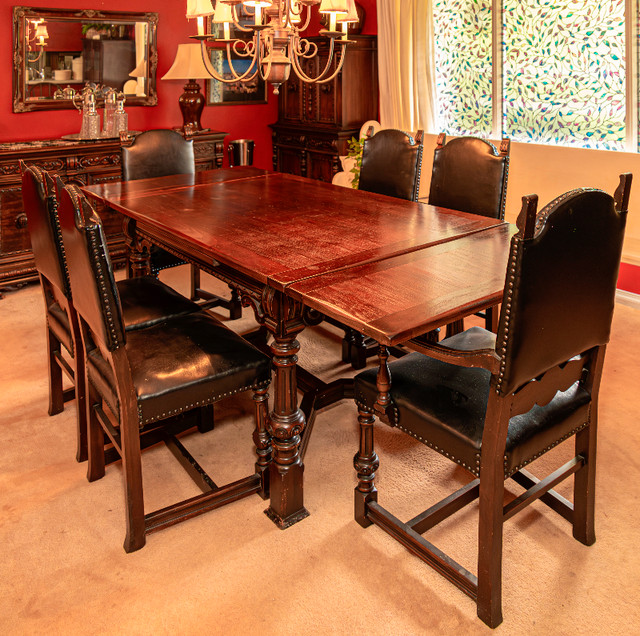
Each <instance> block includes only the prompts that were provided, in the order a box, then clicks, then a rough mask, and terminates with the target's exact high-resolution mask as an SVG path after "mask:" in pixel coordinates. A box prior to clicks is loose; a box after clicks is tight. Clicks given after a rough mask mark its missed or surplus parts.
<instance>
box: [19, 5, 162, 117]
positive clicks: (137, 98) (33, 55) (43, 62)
mask: <svg viewBox="0 0 640 636" xmlns="http://www.w3.org/2000/svg"><path fill="white" fill-rule="evenodd" d="M157 23H158V14H157V13H133V12H114V11H94V10H74V9H36V8H32V7H14V9H13V50H14V60H13V112H15V113H20V112H25V111H30V110H49V109H58V108H74V105H73V98H74V96H76V95H79V94H80V92H81V91H82V89H83V87H84V86H85V85H87V84H89V85H91V86H92V88H94V89H95V88H96V87H97V95H98V96H100V94H101V90H106V89H107V88H114V89H115V90H117V91H122V92H123V93H124V94H125V96H126V105H135V106H154V105H155V104H157V103H158V97H157V93H156V66H157V61H158V57H157V52H156V27H157ZM76 99H77V97H76Z"/></svg>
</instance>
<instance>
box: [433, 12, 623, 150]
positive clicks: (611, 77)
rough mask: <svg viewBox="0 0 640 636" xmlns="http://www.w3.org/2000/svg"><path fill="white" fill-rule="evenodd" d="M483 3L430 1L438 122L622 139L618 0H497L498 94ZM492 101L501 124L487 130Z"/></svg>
mask: <svg viewBox="0 0 640 636" xmlns="http://www.w3.org/2000/svg"><path fill="white" fill-rule="evenodd" d="M494 2H495V0H494ZM492 5H493V2H492V0H435V1H434V3H433V12H434V39H435V49H436V82H437V91H438V112H439V116H440V121H439V128H440V129H441V130H444V131H446V132H447V133H449V134H453V135H456V134H467V135H469V134H471V135H478V136H482V137H489V136H495V137H499V136H503V135H504V136H507V137H510V138H511V139H513V140H515V141H529V142H534V143H551V144H558V145H573V146H581V147H585V148H601V149H608V150H622V149H624V148H625V140H626V129H625V124H626V116H625V108H626V101H625V100H626V97H625V94H626V93H625V92H626V90H627V86H626V76H625V73H626V64H625V0H608V1H604V2H594V0H502V8H503V10H502V24H501V28H502V48H501V49H500V48H498V47H496V58H495V59H496V60H497V63H499V64H501V77H502V95H501V96H502V100H501V102H497V103H492V91H494V87H493V86H492V81H491V69H492V31H491V16H492ZM498 5H499V3H498ZM494 92H496V93H497V89H495V91H494ZM493 107H496V108H501V109H502V112H501V118H500V113H499V114H498V119H497V120H496V121H498V122H500V123H501V127H502V130H495V131H494V130H492V121H493V120H492V108H493Z"/></svg>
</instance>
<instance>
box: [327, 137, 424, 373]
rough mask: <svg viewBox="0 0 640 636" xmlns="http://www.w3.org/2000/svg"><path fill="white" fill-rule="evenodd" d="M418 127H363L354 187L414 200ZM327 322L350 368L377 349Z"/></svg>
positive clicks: (347, 329)
mask: <svg viewBox="0 0 640 636" xmlns="http://www.w3.org/2000/svg"><path fill="white" fill-rule="evenodd" d="M423 136H424V133H423V131H422V130H418V132H417V133H416V134H415V136H412V135H411V134H409V133H406V132H404V131H402V130H396V129H395V128H384V129H382V130H380V131H379V132H377V133H376V134H375V135H373V126H370V127H369V129H368V130H367V137H366V139H365V141H364V145H363V149H362V165H361V168H360V180H359V182H358V189H359V190H363V191H366V192H376V193H378V194H386V195H387V196H391V197H395V198H398V199H406V200H408V201H417V200H418V193H419V190H420V173H421V169H422V149H423ZM327 322H330V323H331V324H333V325H335V326H337V327H339V328H340V329H343V330H344V338H343V340H342V361H343V362H349V363H351V366H352V367H353V368H354V369H363V368H364V367H365V366H366V364H367V358H368V357H370V356H372V355H375V354H376V352H377V346H376V343H375V342H374V341H373V340H371V339H370V338H366V337H365V336H363V335H362V334H361V333H358V332H357V331H356V330H354V329H352V328H351V327H347V326H346V325H343V324H342V323H339V322H338V321H334V320H332V319H327Z"/></svg>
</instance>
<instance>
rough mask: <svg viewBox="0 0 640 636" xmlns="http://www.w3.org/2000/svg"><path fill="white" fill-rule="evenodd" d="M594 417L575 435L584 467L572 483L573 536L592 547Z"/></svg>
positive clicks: (595, 442) (593, 529) (593, 540)
mask: <svg viewBox="0 0 640 636" xmlns="http://www.w3.org/2000/svg"><path fill="white" fill-rule="evenodd" d="M596 429H597V424H596V416H595V415H592V420H591V423H590V425H589V426H587V427H586V428H584V429H582V430H581V431H579V432H578V433H577V434H576V441H575V444H576V455H582V456H583V457H584V459H585V465H584V466H583V467H582V468H581V469H580V470H579V471H578V472H577V473H576V474H575V475H574V482H573V536H574V537H575V538H576V539H577V540H578V541H580V543H584V544H585V545H593V544H594V543H595V540H596V532H595V520H594V517H595V490H596V445H597V430H596Z"/></svg>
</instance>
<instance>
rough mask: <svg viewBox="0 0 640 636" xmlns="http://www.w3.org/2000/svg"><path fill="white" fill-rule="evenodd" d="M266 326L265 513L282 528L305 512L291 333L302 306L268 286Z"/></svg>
mask: <svg viewBox="0 0 640 636" xmlns="http://www.w3.org/2000/svg"><path fill="white" fill-rule="evenodd" d="M263 308H264V310H265V325H266V326H267V327H268V328H269V330H270V331H271V332H272V333H273V336H274V340H273V342H272V343H271V345H270V348H271V353H272V355H273V358H272V360H273V373H274V378H273V384H272V387H273V410H272V411H271V412H270V413H269V417H268V420H267V430H268V432H269V434H270V435H271V437H272V442H273V459H272V461H271V466H270V471H269V488H270V497H271V500H270V505H269V508H267V510H266V511H265V513H266V514H267V516H268V517H269V518H270V519H271V520H272V521H273V522H274V523H275V524H276V525H277V526H278V527H280V528H282V529H284V528H287V527H289V526H290V525H292V524H294V523H296V522H298V521H300V520H301V519H304V518H305V517H307V516H308V515H309V513H308V512H307V510H306V509H305V507H304V498H303V472H304V466H303V463H302V458H301V457H300V434H301V433H302V431H303V429H304V426H305V418H304V414H303V412H302V411H301V410H300V409H299V408H298V395H297V380H296V363H297V361H298V356H297V353H298V351H299V349H300V345H299V343H298V341H297V340H296V336H297V335H298V334H299V333H300V332H301V331H302V329H303V328H304V323H303V321H302V306H301V305H300V304H299V303H296V302H294V301H292V300H291V299H289V298H287V297H286V296H284V295H283V294H282V293H280V292H275V291H274V290H272V289H269V288H267V289H266V290H265V292H264V294H263Z"/></svg>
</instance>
